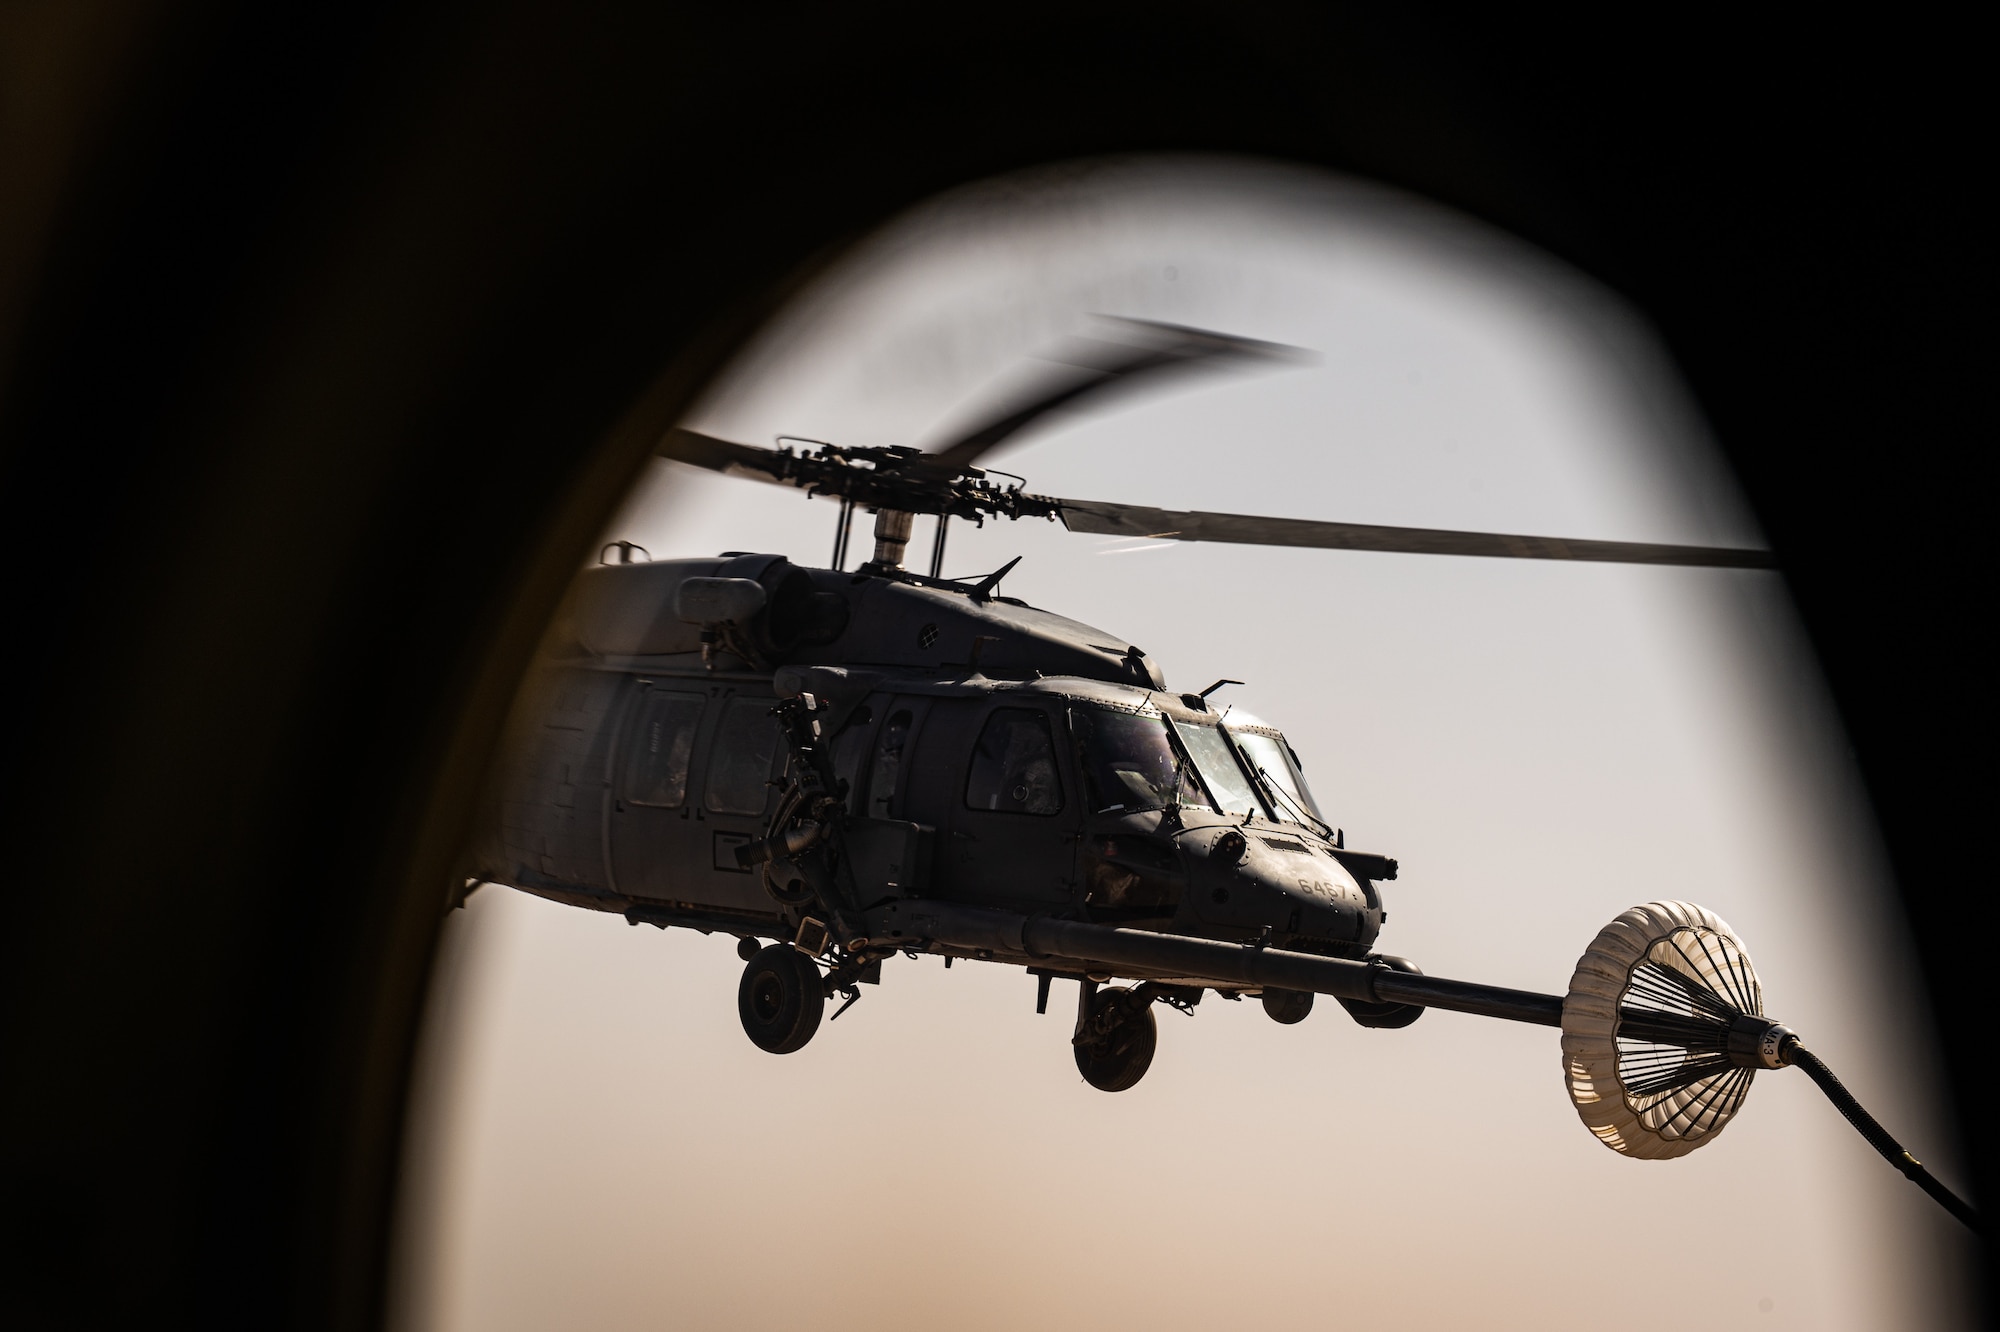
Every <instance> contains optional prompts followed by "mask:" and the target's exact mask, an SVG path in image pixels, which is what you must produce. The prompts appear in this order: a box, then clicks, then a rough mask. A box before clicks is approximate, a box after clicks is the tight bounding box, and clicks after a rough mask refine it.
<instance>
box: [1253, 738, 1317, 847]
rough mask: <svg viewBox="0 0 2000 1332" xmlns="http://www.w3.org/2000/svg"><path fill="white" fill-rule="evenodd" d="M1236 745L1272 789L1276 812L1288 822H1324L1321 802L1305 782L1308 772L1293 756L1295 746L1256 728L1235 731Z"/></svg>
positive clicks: (1272, 800)
mask: <svg viewBox="0 0 2000 1332" xmlns="http://www.w3.org/2000/svg"><path fill="white" fill-rule="evenodd" d="M1230 734H1231V737H1232V738H1233V739H1234V740H1235V741H1236V747H1237V748H1238V749H1240V750H1242V751H1243V757H1244V758H1245V759H1247V760H1248V761H1249V763H1250V767H1251V768H1252V770H1254V771H1255V772H1256V773H1257V774H1258V776H1259V777H1260V778H1261V779H1262V780H1263V783H1264V785H1265V787H1266V789H1268V790H1269V791H1270V793H1271V803H1272V804H1273V805H1274V806H1276V808H1275V809H1274V810H1273V812H1274V813H1275V814H1277V816H1278V817H1279V818H1281V819H1284V820H1285V821H1286V822H1288V823H1297V824H1311V823H1313V822H1319V823H1324V822H1325V821H1326V820H1325V818H1324V816H1322V815H1321V814H1320V812H1319V805H1318V803H1317V802H1316V801H1314V800H1313V798H1312V791H1311V789H1310V788H1308V787H1307V786H1306V775H1305V773H1303V772H1301V771H1300V770H1299V765H1298V763H1297V762H1296V761H1295V760H1294V759H1293V758H1292V747H1291V746H1290V745H1288V744H1286V743H1285V742H1284V741H1283V740H1281V739H1279V738H1278V737H1277V736H1273V735H1263V734H1261V733H1259V732H1257V731H1232V732H1231V733H1230Z"/></svg>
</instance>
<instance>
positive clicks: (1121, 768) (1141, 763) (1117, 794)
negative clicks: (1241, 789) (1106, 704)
mask: <svg viewBox="0 0 2000 1332" xmlns="http://www.w3.org/2000/svg"><path fill="white" fill-rule="evenodd" d="M1070 725H1071V727H1072V728H1073V729H1074V730H1075V732H1076V739H1077V744H1078V746H1079V748H1080V749H1081V750H1082V753H1083V769H1084V777H1085V779H1086V780H1087V781H1088V782H1089V783H1090V792H1091V797H1090V807H1091V809H1092V810H1094V811H1095V812H1097V813H1099V814H1109V813H1115V812H1117V811H1120V810H1131V811H1136V810H1142V809H1161V808H1164V807H1166V806H1169V805H1200V806H1204V807H1209V798H1208V795H1207V793H1206V792H1204V791H1203V790H1202V789H1201V782H1200V780H1199V779H1198V778H1197V777H1196V776H1195V773H1194V769H1193V767H1192V766H1191V765H1189V764H1188V763H1186V762H1185V761H1184V760H1183V759H1182V758H1181V755H1180V752H1179V751H1178V750H1176V749H1175V748H1174V742H1173V739H1172V738H1171V737H1170V736H1169V735H1168V734H1167V723H1166V721H1165V720H1164V719H1162V718H1160V717H1157V716H1148V715H1145V714H1141V713H1132V712H1113V711H1111V710H1110V709H1108V708H1073V709H1071V711H1070Z"/></svg>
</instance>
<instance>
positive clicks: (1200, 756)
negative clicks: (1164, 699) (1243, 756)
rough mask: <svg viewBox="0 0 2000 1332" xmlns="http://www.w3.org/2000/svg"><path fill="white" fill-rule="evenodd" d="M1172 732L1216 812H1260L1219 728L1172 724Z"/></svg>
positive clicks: (1254, 793) (1261, 811)
mask: <svg viewBox="0 0 2000 1332" xmlns="http://www.w3.org/2000/svg"><path fill="white" fill-rule="evenodd" d="M1174 732H1175V733H1176V734H1177V735H1179V736H1180V738H1181V745H1182V747H1183V748H1185V749H1186V750H1187V752H1188V755H1189V757H1191V758H1192V759H1194V765H1195V767H1197V768H1199V769H1200V770H1201V780H1202V783H1203V784H1204V785H1206V786H1207V787H1208V790H1209V794H1210V795H1212V796H1214V797H1215V807H1216V808H1217V809H1219V810H1221V811H1222V812H1223V813H1225V814H1261V813H1263V812H1264V811H1263V807H1262V805H1261V804H1260V803H1259V801H1258V799H1257V794H1256V792H1255V791H1253V790H1251V788H1250V779H1249V778H1248V777H1246V776H1244V774H1243V767H1242V765H1241V764H1239V763H1237V761H1236V755H1235V754H1234V753H1232V752H1231V751H1230V748H1229V741H1228V740H1226V739H1224V738H1223V735H1222V728H1221V727H1219V726H1201V725H1197V724H1195V723H1193V722H1183V721H1175V722H1174Z"/></svg>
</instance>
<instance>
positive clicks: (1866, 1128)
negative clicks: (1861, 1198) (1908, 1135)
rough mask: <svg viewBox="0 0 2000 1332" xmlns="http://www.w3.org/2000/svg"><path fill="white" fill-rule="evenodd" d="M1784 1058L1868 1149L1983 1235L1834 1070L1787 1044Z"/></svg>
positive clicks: (1973, 1217)
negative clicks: (1844, 1118)
mask: <svg viewBox="0 0 2000 1332" xmlns="http://www.w3.org/2000/svg"><path fill="white" fill-rule="evenodd" d="M1786 1046H1787V1047H1788V1048H1787V1049H1786V1050H1785V1053H1784V1057H1785V1059H1786V1061H1787V1062H1788V1063H1792V1064H1796V1065H1798V1066H1799V1067H1800V1068H1802V1069H1804V1070H1805V1071H1806V1076H1807V1077H1809V1078H1811V1079H1812V1080H1813V1081H1814V1082H1816V1083H1818V1084H1819V1089H1820V1090H1821V1091H1823V1092H1825V1093H1826V1099H1827V1100H1829V1101H1832V1102H1833V1104H1834V1105H1835V1107H1836V1108H1838V1109H1839V1111H1840V1113H1841V1114H1843V1115H1846V1116H1847V1122H1848V1123H1850V1124H1852V1125H1854V1127H1855V1129H1856V1130H1858V1131H1859V1132H1860V1134H1861V1136H1862V1137H1864V1138H1866V1139H1868V1145H1869V1146H1870V1147H1873V1148H1874V1149H1875V1150H1876V1151H1878V1152H1880V1153H1881V1154H1882V1159H1883V1160H1884V1161H1887V1162H1888V1163H1889V1164H1890V1165H1892V1166H1894V1167H1896V1169H1898V1170H1900V1171H1902V1172H1903V1174H1904V1175H1905V1176H1906V1177H1908V1179H1909V1180H1910V1182H1911V1183H1913V1184H1915V1185H1916V1186H1917V1187H1918V1188H1920V1189H1922V1190H1923V1191H1924V1192H1925V1193H1928V1194H1930V1195H1931V1197H1933V1198H1935V1199H1937V1201H1938V1204H1939V1206H1941V1207H1943V1208H1944V1209H1945V1211H1947V1212H1950V1213H1951V1214H1952V1215H1953V1216H1955V1217H1957V1218H1958V1219H1959V1220H1961V1221H1963V1222H1964V1223H1965V1224H1966V1225H1967V1226H1968V1227H1970V1228H1971V1230H1972V1233H1973V1234H1975V1235H1983V1234H1985V1233H1986V1232H1985V1231H1984V1230H1983V1229H1981V1228H1980V1224H1979V1213H1978V1212H1975V1211H1974V1210H1973V1209H1972V1204H1970V1203H1968V1202H1966V1201H1965V1199H1963V1198H1961V1197H1959V1196H1958V1195H1957V1194H1956V1193H1953V1192H1952V1191H1951V1190H1950V1189H1948V1188H1946V1187H1945V1186H1944V1185H1943V1184H1941V1183H1939V1182H1938V1178H1937V1176H1935V1175H1933V1174H1932V1173H1931V1172H1930V1171H1928V1170H1926V1169H1924V1163H1923V1162H1922V1161H1919V1160H1918V1159H1917V1158H1916V1157H1914V1156H1912V1155H1910V1154H1909V1152H1908V1151H1906V1150H1905V1149H1904V1147H1903V1144H1902V1143H1900V1142H1897V1141H1896V1140H1895V1139H1894V1138H1892V1137H1890V1136H1889V1130H1887V1129H1885V1128H1883V1127H1882V1126H1881V1125H1880V1124H1878V1123H1876V1122H1875V1116H1873V1115H1871V1114H1869V1113H1868V1112H1867V1111H1866V1110H1864V1109H1862V1108H1861V1102H1859V1101H1857V1100H1855V1099H1854V1093H1853V1092H1850V1091H1849V1090H1847V1088H1846V1087H1843V1086H1842V1085H1841V1083H1840V1079H1839V1078H1836V1077H1835V1076H1834V1075H1833V1070H1832V1069H1830V1068H1828V1067H1827V1066H1826V1065H1825V1064H1823V1063H1821V1062H1820V1058H1819V1056H1818V1055H1816V1054H1814V1053H1813V1052H1812V1051H1810V1050H1808V1049H1806V1048H1805V1047H1804V1046H1803V1045H1800V1044H1798V1043H1797V1042H1796V1041H1795V1040H1794V1041H1787V1042H1786Z"/></svg>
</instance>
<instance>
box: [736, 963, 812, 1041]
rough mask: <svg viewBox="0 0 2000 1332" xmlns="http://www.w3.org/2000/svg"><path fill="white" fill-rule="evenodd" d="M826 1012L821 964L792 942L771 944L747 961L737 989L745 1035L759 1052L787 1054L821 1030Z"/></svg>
mask: <svg viewBox="0 0 2000 1332" xmlns="http://www.w3.org/2000/svg"><path fill="white" fill-rule="evenodd" d="M825 1012H826V993H825V991H823V990H822V989H821V988H820V976H819V968H818V967H816V966H814V965H813V962H812V959H811V958H809V957H807V956H806V955H805V954H804V953H801V952H800V951H799V950H798V949H796V948H794V947H792V946H791V945H790V944H772V945H771V946H770V947H769V948H765V949H763V950H761V951H759V952H758V953H757V955H756V956H755V957H752V958H751V959H750V965H748V966H746V967H744V968H743V981H742V983H741V984H739V985H738V986H737V987H736V1015H737V1016H738V1017H740V1018H742V1019H743V1034H744V1035H746V1036H748V1037H749V1038H750V1043H751V1044H752V1045H755V1046H756V1047H757V1048H758V1049H760V1050H768V1051H769V1052H770V1053H772V1054H790V1053H791V1052H792V1051H794V1050H797V1049H799V1048H801V1047H803V1046H804V1045H805V1043H806V1042H807V1041H809V1040H811V1039H812V1038H813V1033H814V1032H816V1031H818V1030H819V1020H820V1016H821V1015H822V1014H824V1013H825Z"/></svg>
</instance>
